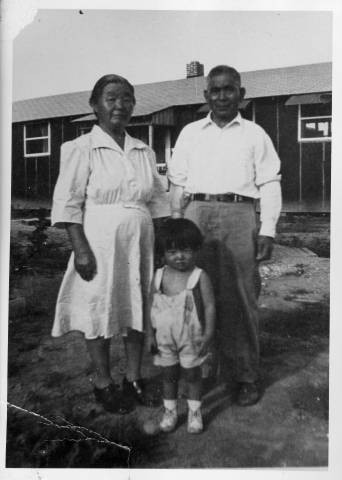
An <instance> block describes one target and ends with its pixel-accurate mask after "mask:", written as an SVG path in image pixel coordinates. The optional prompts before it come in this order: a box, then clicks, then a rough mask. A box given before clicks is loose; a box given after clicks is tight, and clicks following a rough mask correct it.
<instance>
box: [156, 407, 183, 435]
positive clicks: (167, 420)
mask: <svg viewBox="0 0 342 480" xmlns="http://www.w3.org/2000/svg"><path fill="white" fill-rule="evenodd" d="M177 421H178V415H177V410H176V409H173V410H169V409H168V408H164V414H163V418H162V419H161V422H160V424H159V427H160V430H161V431H162V432H172V430H174V429H175V428H176V425H177Z"/></svg>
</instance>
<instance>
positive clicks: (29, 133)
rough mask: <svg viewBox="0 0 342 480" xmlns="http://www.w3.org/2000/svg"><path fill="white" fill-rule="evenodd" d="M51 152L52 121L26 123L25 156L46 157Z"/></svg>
mask: <svg viewBox="0 0 342 480" xmlns="http://www.w3.org/2000/svg"><path fill="white" fill-rule="evenodd" d="M50 153H51V129H50V123H49V122H45V123H31V124H28V125H24V156H25V157H44V156H47V155H50Z"/></svg>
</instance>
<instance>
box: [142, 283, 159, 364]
mask: <svg viewBox="0 0 342 480" xmlns="http://www.w3.org/2000/svg"><path fill="white" fill-rule="evenodd" d="M152 285H154V279H153V283H152ZM153 293H154V289H153V288H152V289H151V291H150V294H149V298H148V302H147V303H148V305H147V314H146V335H145V342H146V348H147V351H148V352H149V353H152V355H155V354H156V353H157V352H158V347H157V341H156V331H155V328H154V327H153V325H152V317H151V308H152V301H153Z"/></svg>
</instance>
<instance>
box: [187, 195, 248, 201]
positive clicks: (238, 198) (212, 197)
mask: <svg viewBox="0 0 342 480" xmlns="http://www.w3.org/2000/svg"><path fill="white" fill-rule="evenodd" d="M190 200H193V201H194V200H197V201H199V202H225V203H239V202H249V203H253V202H254V201H255V199H254V198H252V197H245V196H244V195H237V194H236V193H219V194H217V195H214V194H211V193H191V195H190Z"/></svg>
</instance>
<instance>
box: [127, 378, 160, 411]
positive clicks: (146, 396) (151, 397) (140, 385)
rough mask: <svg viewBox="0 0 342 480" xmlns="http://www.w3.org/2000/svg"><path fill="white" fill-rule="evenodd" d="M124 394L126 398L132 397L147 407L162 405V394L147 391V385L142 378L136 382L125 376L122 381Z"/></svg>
mask: <svg viewBox="0 0 342 480" xmlns="http://www.w3.org/2000/svg"><path fill="white" fill-rule="evenodd" d="M122 394H123V396H124V397H125V398H130V399H132V400H133V401H134V402H136V403H138V404H140V405H144V406H145V407H157V406H159V405H161V395H158V394H157V393H152V392H147V389H146V385H145V384H144V382H143V380H142V379H141V378H140V379H138V380H135V381H134V382H129V381H128V380H127V378H126V377H125V378H124V379H123V382H122Z"/></svg>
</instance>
